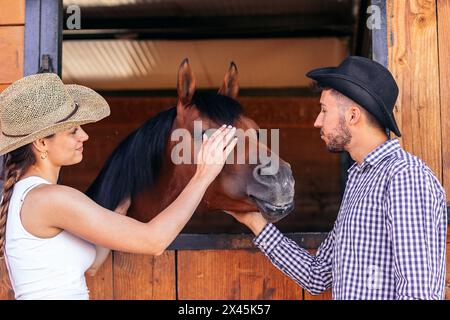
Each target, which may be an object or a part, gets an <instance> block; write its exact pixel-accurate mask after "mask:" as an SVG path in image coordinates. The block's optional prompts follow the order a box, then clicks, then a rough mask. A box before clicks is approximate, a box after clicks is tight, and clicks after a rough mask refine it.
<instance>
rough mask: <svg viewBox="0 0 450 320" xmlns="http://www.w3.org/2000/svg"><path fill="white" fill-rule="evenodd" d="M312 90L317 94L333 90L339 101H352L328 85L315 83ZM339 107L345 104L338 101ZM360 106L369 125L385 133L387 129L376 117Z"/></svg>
mask: <svg viewBox="0 0 450 320" xmlns="http://www.w3.org/2000/svg"><path fill="white" fill-rule="evenodd" d="M310 88H311V90H312V91H313V92H317V93H318V92H322V91H324V90H331V94H332V95H333V96H334V97H335V98H336V99H337V100H339V99H340V98H342V97H345V98H347V99H350V100H351V98H348V97H347V96H346V95H345V94H343V93H341V92H339V91H337V90H336V89H333V88H331V87H328V86H326V85H324V84H322V83H320V82H318V81H313V82H312V83H311V84H310ZM357 104H358V103H357ZM338 106H339V107H341V106H343V104H341V103H339V101H338ZM358 106H360V107H361V110H362V112H363V113H364V114H365V116H366V118H367V122H368V123H369V125H371V126H372V127H375V128H378V129H380V130H382V131H383V132H384V131H385V128H384V127H383V126H382V125H381V123H380V122H379V121H378V120H377V118H375V116H373V115H372V114H371V113H370V112H369V111H367V109H366V108H364V106H361V105H360V104H358Z"/></svg>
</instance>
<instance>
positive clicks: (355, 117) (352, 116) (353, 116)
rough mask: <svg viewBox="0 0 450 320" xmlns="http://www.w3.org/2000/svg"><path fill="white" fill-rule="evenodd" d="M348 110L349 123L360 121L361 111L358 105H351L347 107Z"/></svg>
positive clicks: (353, 123)
mask: <svg viewBox="0 0 450 320" xmlns="http://www.w3.org/2000/svg"><path fill="white" fill-rule="evenodd" d="M348 112H349V124H352V125H355V124H357V123H358V122H360V121H361V116H362V111H361V109H360V108H359V107H358V106H356V105H352V106H351V107H349V108H348Z"/></svg>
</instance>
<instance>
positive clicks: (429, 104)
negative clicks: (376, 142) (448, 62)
mask: <svg viewBox="0 0 450 320" xmlns="http://www.w3.org/2000/svg"><path fill="white" fill-rule="evenodd" d="M386 8H387V17H388V19H387V29H388V51H389V63H388V64H389V69H390V70H391V72H392V73H393V75H394V77H395V79H396V81H397V84H398V86H399V89H400V93H399V98H398V100H397V103H396V106H395V108H394V115H395V118H396V120H397V123H398V125H399V128H400V131H401V133H402V138H401V139H400V142H401V144H402V146H403V148H404V149H405V150H406V151H409V152H411V153H412V154H414V155H416V156H418V157H419V158H421V159H422V160H423V161H424V162H425V163H426V164H427V165H428V166H429V167H430V168H431V170H432V171H433V172H434V174H435V175H436V177H437V178H438V179H439V180H441V181H442V137H441V134H442V130H441V106H440V99H439V67H438V66H439V59H438V43H437V40H438V39H437V21H436V2H435V1H425V0H417V1H395V0H388V1H387V7H386Z"/></svg>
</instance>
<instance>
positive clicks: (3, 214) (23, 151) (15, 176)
mask: <svg viewBox="0 0 450 320" xmlns="http://www.w3.org/2000/svg"><path fill="white" fill-rule="evenodd" d="M35 163H36V157H35V155H34V153H33V150H32V145H31V144H27V145H25V146H22V147H20V148H18V149H16V150H13V151H11V152H9V153H7V154H5V155H4V156H3V170H4V171H3V178H4V180H3V181H4V184H3V198H2V200H1V203H0V259H2V258H3V257H4V248H5V237H6V236H5V234H6V219H7V217H8V208H9V201H10V200H11V196H12V193H13V190H14V185H15V184H16V182H17V181H19V179H20V178H21V177H22V175H23V174H24V173H25V172H27V170H28V169H29V168H30V167H31V166H32V165H33V164H35Z"/></svg>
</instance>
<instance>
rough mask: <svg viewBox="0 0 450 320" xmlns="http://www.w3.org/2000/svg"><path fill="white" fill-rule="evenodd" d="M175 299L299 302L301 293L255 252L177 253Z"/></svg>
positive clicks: (205, 251)
mask: <svg viewBox="0 0 450 320" xmlns="http://www.w3.org/2000/svg"><path fill="white" fill-rule="evenodd" d="M177 274H178V283H177V285H178V298H179V299H180V300H186V299H217V300H240V299H248V300H259V299H275V300H278V299H286V300H301V299H302V289H301V287H300V286H298V285H297V284H296V283H295V282H294V281H292V280H291V279H290V278H289V277H287V276H285V275H284V274H283V273H282V272H281V271H279V270H278V269H276V268H275V267H274V266H273V265H272V264H271V263H270V261H269V260H268V259H267V258H266V257H265V256H264V255H263V254H262V253H261V252H259V251H256V250H253V251H251V250H203V251H190V250H186V251H178V268H177Z"/></svg>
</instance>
